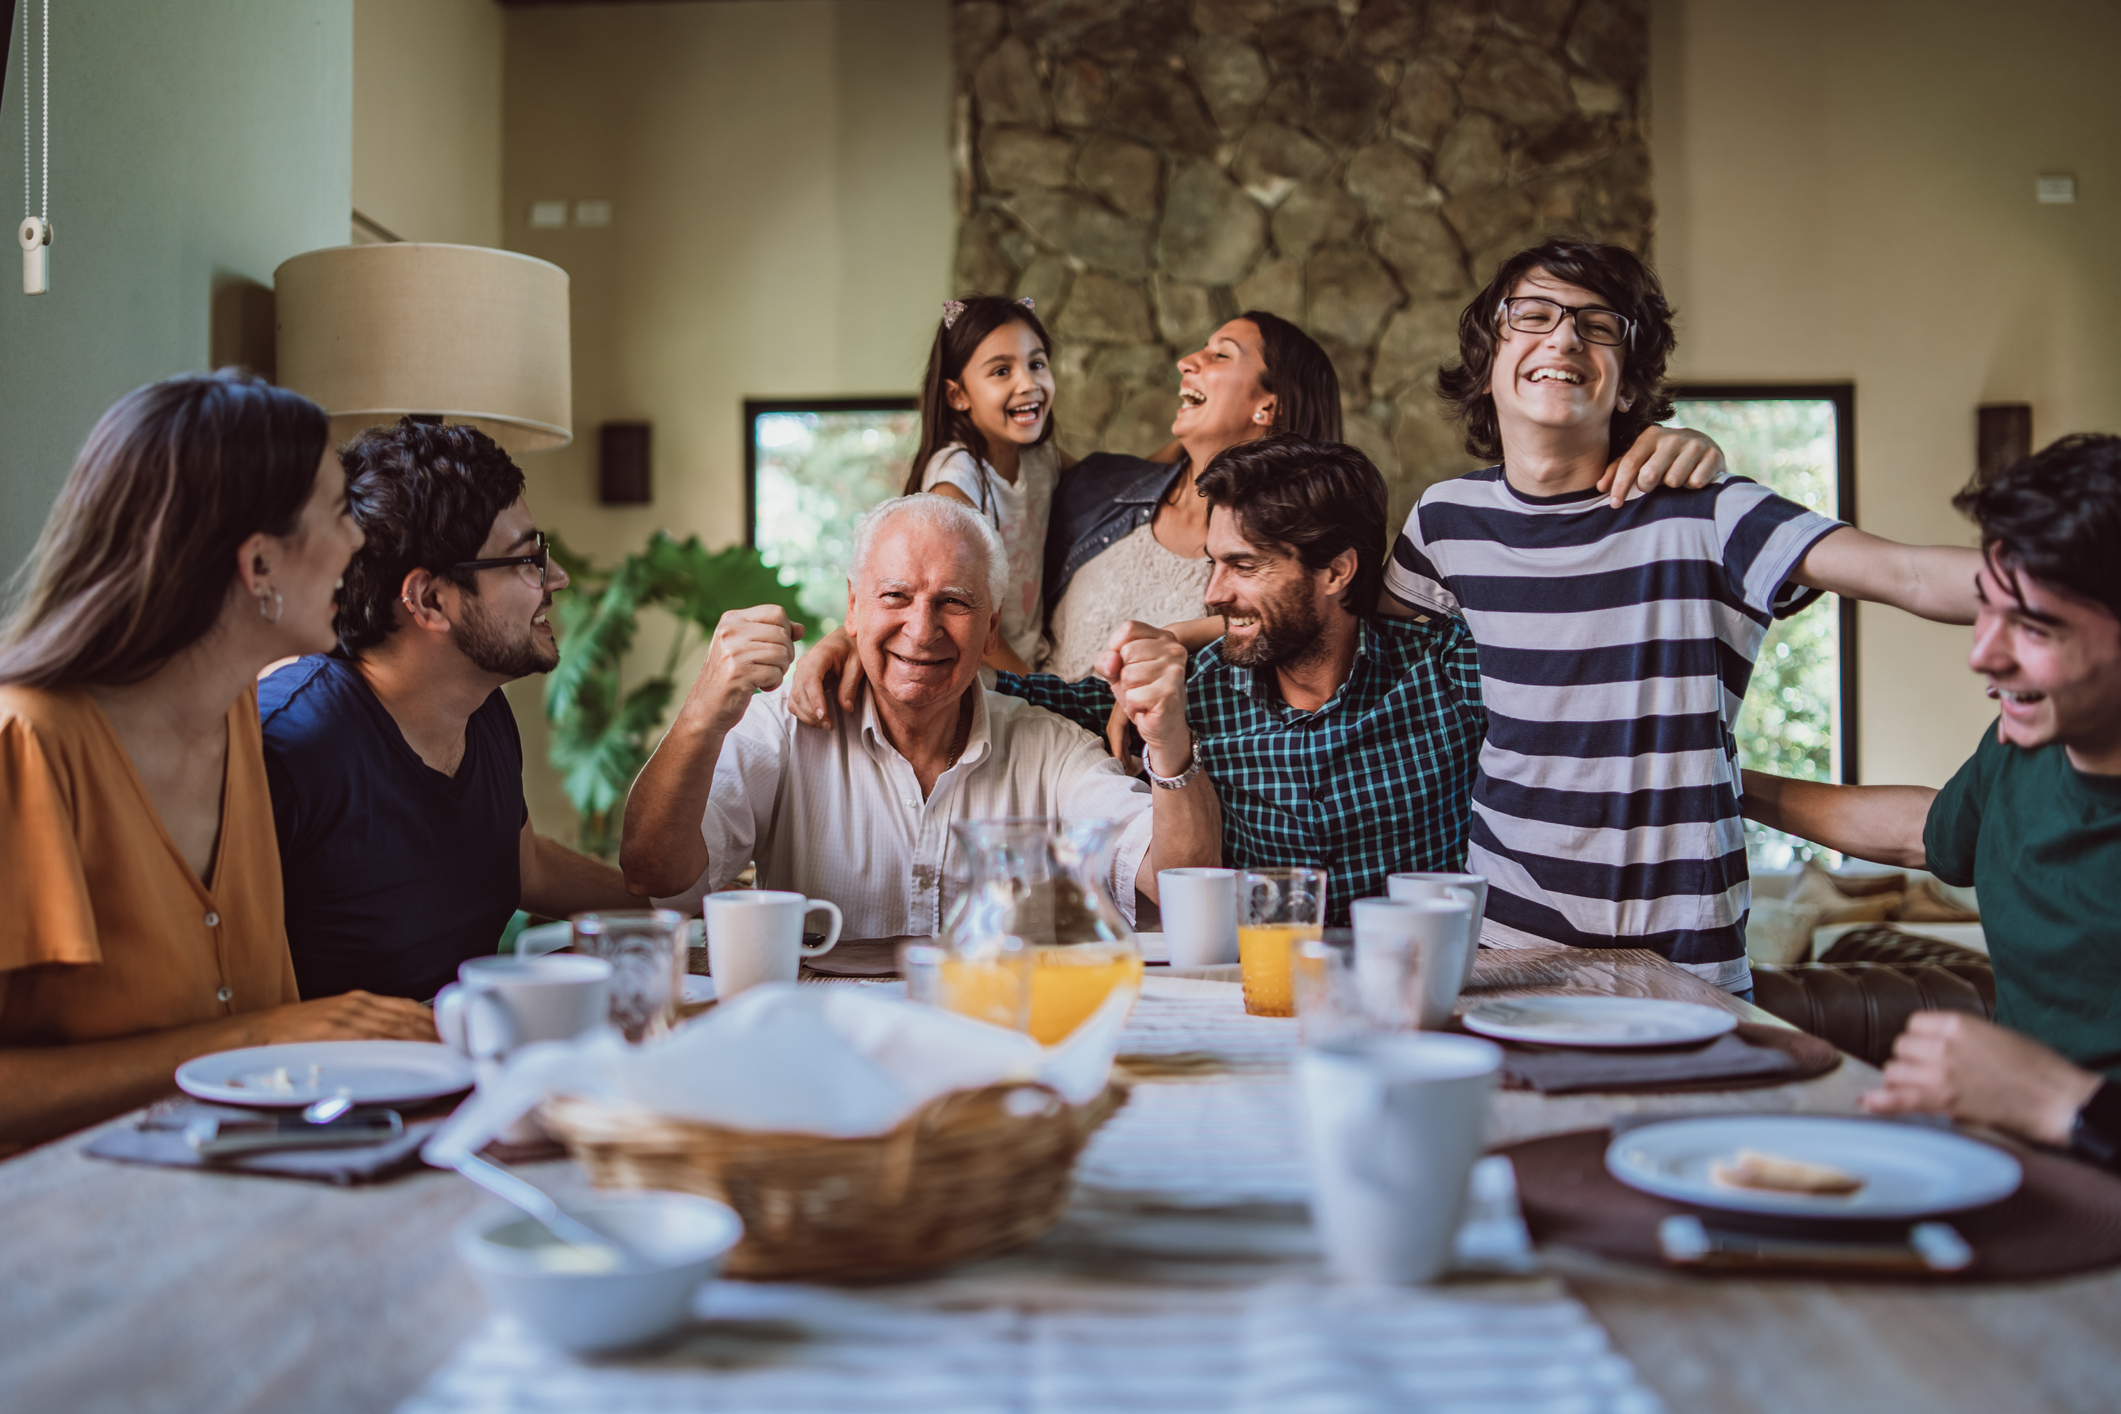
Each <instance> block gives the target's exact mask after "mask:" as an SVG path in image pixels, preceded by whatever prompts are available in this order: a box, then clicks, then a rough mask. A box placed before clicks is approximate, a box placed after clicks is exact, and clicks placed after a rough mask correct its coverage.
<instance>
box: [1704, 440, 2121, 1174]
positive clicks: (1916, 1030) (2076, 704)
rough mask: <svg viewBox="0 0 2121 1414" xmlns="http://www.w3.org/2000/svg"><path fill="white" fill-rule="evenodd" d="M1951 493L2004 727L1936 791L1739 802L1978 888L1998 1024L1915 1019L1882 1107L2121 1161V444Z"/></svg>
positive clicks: (1790, 787) (1766, 781)
mask: <svg viewBox="0 0 2121 1414" xmlns="http://www.w3.org/2000/svg"><path fill="white" fill-rule="evenodd" d="M1957 504H1958V505H1959V507H1960V508H1961V509H1962V510H1966V511H1969V512H1971V513H1972V515H1973V516H1974V518H1975V519H1976V520H1977V521H1978V522H1979V523H1980V525H1981V541H1982V567H1981V571H1980V576H1979V579H1978V582H1977V588H1978V591H1979V594H1980V598H1981V605H1982V607H1981V612H1980V617H1979V619H1978V620H1977V621H1976V623H1975V625H1974V651H1973V653H1972V654H1971V655H1970V657H1969V659H1968V664H1969V666H1971V667H1972V668H1973V670H1974V671H1975V672H1977V673H1980V674H1982V675H1984V676H1985V677H1987V678H1988V681H1989V696H1990V697H1992V698H1994V699H1996V703H1997V707H1998V709H1999V711H2000V715H1999V716H1998V718H1997V721H1996V727H1995V730H1994V731H1993V732H1992V733H1988V734H1985V735H1984V737H1983V739H1982V741H1981V744H1980V746H1979V747H1978V748H1977V749H1976V750H1975V752H1974V755H1973V758H1972V759H1971V760H1969V761H1968V762H1967V763H1966V764H1965V765H1964V766H1962V767H1960V768H1959V772H1958V774H1957V775H1955V776H1953V777H1952V779H1951V781H1950V782H1949V783H1947V784H1946V786H1945V787H1944V789H1943V790H1941V791H1930V790H1925V789H1921V788H1919V787H1914V786H1824V785H1817V784H1811V783H1806V782H1799V781H1785V780H1782V779H1781V778H1779V777H1775V776H1766V775H1761V774H1759V773H1757V772H1752V771H1748V772H1746V781H1745V789H1746V800H1745V811H1746V814H1747V815H1748V816H1750V817H1751V818H1753V819H1755V820H1758V821H1759V822H1760V823H1762V824H1765V825H1770V826H1773V827H1775V828H1778V829H1784V830H1788V831H1789V832H1790V833H1792V834H1796V835H1801V836H1803V837H1804V838H1807V839H1811V840H1816V841H1818V842H1819V843H1821V844H1824V845H1827V846H1829V847H1830V848H1834V849H1839V850H1842V851H1843V852H1845V853H1848V854H1853V855H1856V856H1857V857H1859V858H1863V859H1874V860H1878V861H1880V862H1882V863H1889V864H1900V865H1907V866H1916V867H1926V868H1928V869H1930V870H1932V871H1934V872H1935V873H1936V875H1937V877H1939V878H1940V879H1943V880H1944V881H1945V882H1946V883H1950V884H1972V885H1974V886H1975V888H1976V889H1977V890H1978V891H1979V893H1980V898H1981V921H1982V928H1983V931H1985V932H1986V933H1987V935H1988V942H1989V956H1990V960H1991V962H1992V963H1993V964H1994V966H1995V969H1996V1020H1997V1022H1998V1023H1999V1025H1997V1026H1987V1025H1984V1024H1983V1023H1980V1022H1976V1021H1973V1020H1972V1019H1970V1018H1968V1017H1964V1016H1959V1015H1956V1014H1944V1013H1930V1014H1925V1015H1918V1016H1917V1017H1916V1018H1915V1021H1914V1022H1913V1023H1911V1024H1910V1025H1909V1027H1908V1030H1907V1031H1906V1032H1905V1033H1904V1034H1903V1035H1902V1036H1901V1038H1900V1041H1899V1043H1898V1044H1897V1045H1896V1046H1895V1048H1894V1054H1893V1060H1892V1062H1891V1064H1889V1065H1888V1066H1887V1067H1886V1070H1885V1084H1884V1085H1883V1087H1881V1088H1880V1089H1879V1090H1877V1091H1875V1092H1873V1093H1872V1095H1871V1096H1870V1097H1869V1099H1868V1100H1867V1104H1868V1105H1869V1107H1870V1108H1871V1109H1873V1110H1877V1111H1883V1112H1898V1111H1908V1110H1915V1111H1944V1112H1947V1113H1950V1114H1953V1115H1954V1116H1956V1117H1958V1118H1961V1119H1967V1120H1973V1121H1978V1122H1982V1123H1988V1124H1994V1125H1997V1126H1999V1127H2001V1128H2005V1129H2010V1130H2013V1131H2016V1132H2017V1133H2020V1134H2023V1135H2025V1136H2026V1137H2028V1138H2032V1139H2036V1140H2041V1141H2044V1142H2047V1143H2052V1144H2065V1143H2068V1144H2072V1145H2073V1146H2074V1147H2076V1148H2077V1149H2079V1150H2080V1152H2083V1153H2084V1154H2085V1155H2086V1156H2087V1157H2091V1158H2094V1159H2097V1160H2099V1161H2101V1162H2105V1163H2108V1164H2110V1165H2111V1164H2115V1162H2116V1159H2117V1158H2121V1083H2117V1080H2121V549H2117V547H2121V438H2117V437H2099V436H2075V437H2065V438H2063V439H2062V440H2061V441H2059V442H2057V443H2055V444H2054V445H2053V446H2051V447H2048V448H2047V449H2046V450H2044V451H2042V452H2040V453H2038V454H2037V455H2035V456H2032V457H2028V458H2026V459H2025V460H2024V461H2022V462H2019V463H2018V464H2017V465H2016V466H2014V467H2012V468H2010V469H2009V470H2008V471H2006V472H2005V473H2004V474H2003V475H2002V476H2001V477H1999V478H1997V480H1996V481H1995V482H1994V483H1992V484H1991V485H1989V486H1987V487H1985V488H1982V489H1980V490H1978V491H1969V492H1967V493H1966V494H1964V495H1962V496H1961V497H1960V498H1959V500H1958V502H1957ZM2004 1028H2008V1030H2006V1029H2004ZM2012 1032H2016V1033H2019V1034H2017V1035H2013V1034H2011V1033H2012Z"/></svg>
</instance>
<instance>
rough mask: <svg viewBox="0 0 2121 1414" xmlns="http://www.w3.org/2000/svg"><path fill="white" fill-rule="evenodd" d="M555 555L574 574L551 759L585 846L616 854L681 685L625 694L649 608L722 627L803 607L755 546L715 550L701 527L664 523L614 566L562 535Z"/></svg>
mask: <svg viewBox="0 0 2121 1414" xmlns="http://www.w3.org/2000/svg"><path fill="white" fill-rule="evenodd" d="M552 547H553V558H554V559H555V560H556V561H557V562H558V563H559V564H560V566H561V568H563V569H565V570H566V571H567V573H568V577H569V578H570V579H571V580H573V581H574V584H573V585H572V586H571V588H570V589H569V590H567V591H565V592H563V593H562V594H561V595H560V596H559V597H557V598H556V599H555V602H554V605H553V614H554V618H555V621H556V623H557V626H558V628H559V631H560V662H559V666H558V667H556V668H555V669H554V670H553V673H552V675H551V677H550V678H549V679H548V680H547V682H546V686H545V715H546V716H547V717H548V718H549V719H550V720H551V721H552V723H553V733H552V746H551V759H552V763H553V765H554V766H556V767H557V768H558V769H559V771H560V785H561V789H562V790H564V791H565V792H566V794H567V799H568V801H569V802H570V803H571V804H573V806H574V808H575V810H576V812H577V814H579V815H580V817H581V830H580V840H581V843H582V847H583V848H584V849H587V850H590V851H591V852H593V853H598V854H609V853H610V851H611V849H612V847H613V845H614V844H615V843H616V841H615V838H614V831H613V830H612V829H611V821H610V815H611V812H612V811H614V810H616V809H618V808H619V807H620V806H621V804H622V803H623V801H624V800H625V797H626V792H627V790H628V789H629V788H630V787H631V786H632V784H633V778H634V777H635V776H636V775H638V774H639V773H640V769H641V767H642V765H643V764H645V763H646V761H647V760H648V756H649V753H650V751H651V749H652V748H651V744H650V743H651V740H652V738H653V737H654V735H655V732H656V730H657V728H658V727H659V726H660V725H661V723H662V720H663V716H664V714H665V712H666V711H668V709H669V706H670V701H671V698H672V697H673V696H675V695H676V692H677V684H676V682H675V681H674V680H673V679H672V678H671V677H670V676H669V675H668V674H667V673H663V674H658V675H656V676H654V677H650V678H647V679H645V680H643V681H641V682H640V683H638V684H636V685H635V686H634V687H633V688H631V689H630V690H627V691H624V692H623V694H622V691H621V686H622V680H623V678H622V669H623V660H624V658H625V656H626V654H627V653H628V652H629V651H630V650H631V649H632V648H633V644H634V639H635V638H636V637H637V635H638V633H639V630H640V615H641V611H642V610H643V609H646V608H650V607H658V608H663V609H667V610H668V611H669V612H671V613H673V614H675V615H676V616H678V617H679V618H680V619H682V620H685V621H687V622H689V623H692V624H696V625H698V626H699V627H700V629H701V630H702V631H704V632H706V633H712V632H713V631H714V628H715V625H716V624H717V623H719V622H720V620H721V617H722V615H723V614H724V613H726V612H727V611H729V610H731V609H744V608H751V607H753V606H755V605H759V604H778V605H780V606H781V607H782V608H783V609H785V610H786V611H787V612H788V614H789V616H790V617H791V618H795V617H797V616H798V615H799V614H800V612H801V611H800V609H799V607H798V605H797V602H796V591H795V590H794V589H792V588H790V587H789V586H787V585H785V584H783V583H782V582H781V580H780V576H779V575H777V574H776V573H774V571H773V570H771V569H770V568H768V567H767V566H766V565H765V564H764V562H762V561H761V560H760V559H759V556H758V552H757V551H756V550H753V549H751V548H749V547H748V546H742V545H738V546H732V547H731V548H729V549H726V550H720V551H715V552H712V553H710V552H709V551H708V550H707V549H706V547H705V546H703V545H701V544H700V540H699V537H698V536H696V535H695V536H688V537H686V538H685V539H684V540H682V541H681V540H678V539H675V538H674V537H672V536H671V535H670V534H669V533H668V532H665V531H660V530H659V531H657V532H656V533H655V534H654V535H653V536H651V537H650V538H649V541H648V544H647V545H646V546H645V547H643V548H642V549H641V550H639V551H637V552H636V553H634V554H631V555H628V556H627V557H626V558H625V559H624V560H622V561H620V562H619V564H618V565H617V566H616V567H614V568H613V569H612V570H610V571H609V572H608V573H606V572H604V571H601V570H598V569H597V568H596V566H595V565H594V564H593V563H592V562H591V561H590V560H589V559H588V558H587V557H585V556H580V555H576V554H574V552H572V551H570V550H567V549H566V548H565V547H563V546H562V545H561V544H560V542H559V541H558V539H557V537H555V538H554V539H553V541H552Z"/></svg>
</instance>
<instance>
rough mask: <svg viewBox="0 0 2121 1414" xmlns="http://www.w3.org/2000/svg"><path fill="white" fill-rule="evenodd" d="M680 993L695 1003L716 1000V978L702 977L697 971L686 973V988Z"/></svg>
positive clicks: (688, 1000)
mask: <svg viewBox="0 0 2121 1414" xmlns="http://www.w3.org/2000/svg"><path fill="white" fill-rule="evenodd" d="M679 995H680V996H681V997H683V998H684V999H685V1001H686V1002H688V1003H692V1004H694V1005H697V1004H698V1003H700V1002H711V1001H713V1000H714V979H713V978H712V977H702V976H700V975H699V974H698V973H696V972H688V973H686V974H685V987H684V990H683V991H682V992H680V993H679Z"/></svg>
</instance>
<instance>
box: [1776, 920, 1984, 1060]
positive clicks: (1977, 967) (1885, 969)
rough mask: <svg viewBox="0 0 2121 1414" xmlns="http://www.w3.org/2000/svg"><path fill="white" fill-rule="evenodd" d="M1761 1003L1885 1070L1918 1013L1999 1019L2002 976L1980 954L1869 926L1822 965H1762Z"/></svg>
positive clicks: (1821, 961)
mask: <svg viewBox="0 0 2121 1414" xmlns="http://www.w3.org/2000/svg"><path fill="white" fill-rule="evenodd" d="M1753 1000H1754V1002H1755V1003H1756V1004H1757V1005H1758V1006H1760V1007H1761V1008H1762V1009H1763V1010H1765V1011H1768V1012H1770V1013H1772V1014H1773V1015H1775V1016H1778V1017H1780V1018H1781V1019H1782V1020H1784V1021H1787V1022H1789V1023H1790V1024H1791V1025H1792V1026H1795V1027H1797V1028H1798V1029H1799V1030H1802V1031H1808V1032H1810V1033H1811V1034H1812V1035H1814V1036H1818V1037H1821V1038H1823V1039H1825V1040H1827V1041H1830V1042H1832V1043H1833V1044H1834V1045H1835V1046H1836V1047H1837V1048H1838V1049H1840V1050H1842V1051H1845V1052H1847V1053H1848V1054H1849V1055H1852V1056H1855V1057H1856V1058H1857V1059H1859V1060H1864V1061H1868V1062H1870V1063H1871V1064H1872V1065H1884V1064H1885V1062H1886V1059H1887V1058H1888V1057H1889V1056H1891V1055H1892V1053H1893V1041H1894V1039H1895V1038H1896V1037H1898V1036H1899V1035H1900V1031H1901V1028H1902V1027H1904V1026H1906V1025H1907V1019H1908V1018H1909V1017H1910V1016H1912V1015H1914V1014H1915V1013H1916V1012H1918V1011H1963V1012H1965V1013H1967V1014H1968V1015H1970V1016H1978V1017H1982V1018H1987V1017H1988V1016H1990V1015H1991V1014H1993V1012H1994V1011H1995V1009H1996V978H1995V973H1994V972H1993V971H1991V970H1990V968H1989V961H1988V958H1987V957H1986V956H1984V955H1983V954H1981V953H1978V952H1975V951H1974V950H1973V949H1972V948H1963V947H1960V946H1959V945H1958V944H1956V943H1947V942H1944V941H1941V940H1939V939H1936V938H1925V937H1922V936H1920V935H1919V934H1912V933H1904V932H1901V931H1900V930H1899V929H1897V928H1889V927H1869V928H1859V929H1857V930H1856V931H1854V932H1851V933H1847V934H1844V935H1843V936H1842V937H1841V938H1839V939H1838V940H1836V942H1835V943H1834V946H1833V947H1832V948H1830V949H1829V950H1828V951H1827V952H1826V954H1825V955H1824V956H1822V957H1821V958H1820V959H1819V961H1817V962H1806V963H1797V964H1795V965H1792V966H1788V967H1773V966H1769V965H1766V964H1757V965H1755V966H1754V968H1753Z"/></svg>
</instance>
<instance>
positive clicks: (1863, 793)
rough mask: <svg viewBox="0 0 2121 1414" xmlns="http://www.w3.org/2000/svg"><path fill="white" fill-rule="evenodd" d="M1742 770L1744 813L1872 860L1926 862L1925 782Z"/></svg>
mask: <svg viewBox="0 0 2121 1414" xmlns="http://www.w3.org/2000/svg"><path fill="white" fill-rule="evenodd" d="M1744 775H1745V799H1744V801H1743V806H1742V808H1743V810H1744V813H1745V818H1746V819H1748V820H1752V821H1754V822H1756V823H1758V824H1762V825H1766V826H1767V827H1768V828H1769V829H1771V830H1781V831H1783V832H1784V833H1785V834H1792V835H1795V836H1797V837H1798V838H1799V839H1805V840H1810V841H1811V842H1812V843H1814V844H1821V845H1825V846H1826V847H1827V848H1828V849H1833V850H1839V851H1840V852H1841V853H1843V854H1852V855H1854V856H1855V857H1856V858H1858V859H1868V860H1870V861H1872V862H1873V863H1877V864H1890V865H1894V866H1896V867H1898V868H1902V869H1922V868H1926V867H1927V865H1928V855H1927V852H1926V851H1925V849H1924V846H1923V840H1922V834H1923V827H1924V825H1925V824H1926V822H1927V821H1928V819H1929V812H1930V803H1931V802H1932V801H1934V800H1935V799H1936V798H1937V792H1936V791H1934V790H1931V789H1930V788H1929V787H1927V786H1836V785H1828V784H1826V783H1824V782H1822V781H1793V780H1791V779H1789V778H1788V777H1786V776H1774V775H1769V774H1768V773H1767V772H1765V771H1747V772H1745V773H1744Z"/></svg>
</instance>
